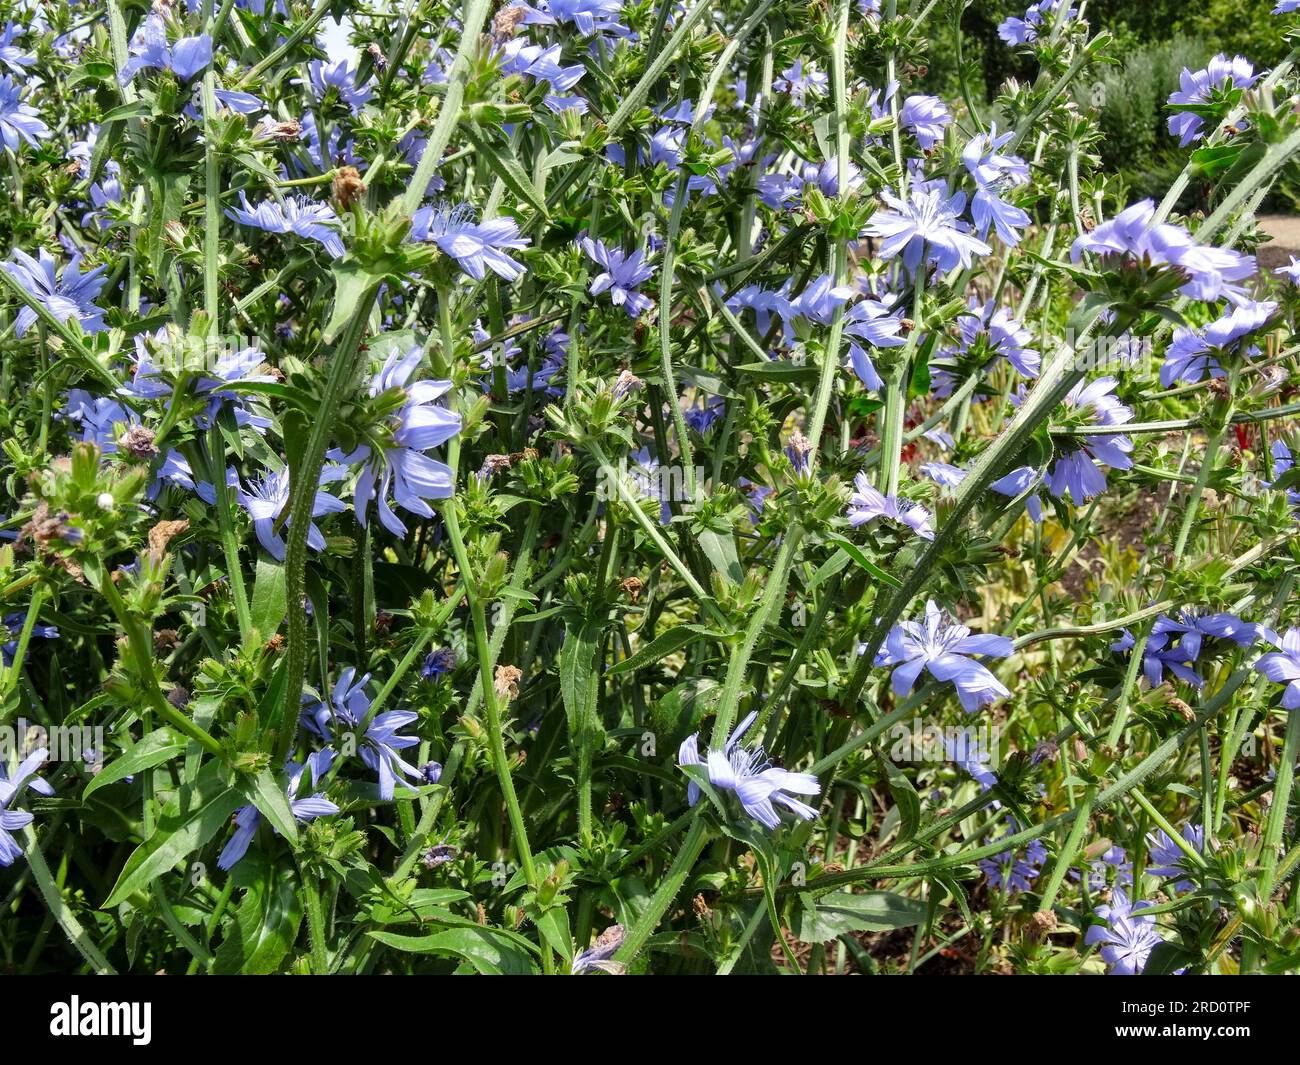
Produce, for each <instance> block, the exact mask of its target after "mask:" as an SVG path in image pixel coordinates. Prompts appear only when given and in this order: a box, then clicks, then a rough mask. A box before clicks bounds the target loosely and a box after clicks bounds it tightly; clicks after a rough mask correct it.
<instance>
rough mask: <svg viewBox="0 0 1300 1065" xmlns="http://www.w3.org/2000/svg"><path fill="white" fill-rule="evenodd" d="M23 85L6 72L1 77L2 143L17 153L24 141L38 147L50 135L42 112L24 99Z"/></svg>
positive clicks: (0, 132)
mask: <svg viewBox="0 0 1300 1065" xmlns="http://www.w3.org/2000/svg"><path fill="white" fill-rule="evenodd" d="M22 91H23V90H22V86H21V85H19V84H18V83H17V82H16V81H14V79H13V78H12V77H10V76H9V75H8V74H6V75H5V76H4V77H3V78H0V143H2V144H3V145H4V146H5V147H6V148H8V149H9V150H10V151H11V152H13V153H15V154H17V153H18V151H19V149H20V148H21V147H22V145H23V143H24V142H25V143H27V144H28V145H30V146H31V147H33V148H35V147H36V142H37V141H42V140H44V139H45V138H46V137H48V136H49V135H50V127H49V126H47V125H46V124H45V123H44V121H42V119H41V116H40V112H39V111H37V110H36V108H34V107H33V106H32V105H31V104H28V103H24V102H23V99H22Z"/></svg>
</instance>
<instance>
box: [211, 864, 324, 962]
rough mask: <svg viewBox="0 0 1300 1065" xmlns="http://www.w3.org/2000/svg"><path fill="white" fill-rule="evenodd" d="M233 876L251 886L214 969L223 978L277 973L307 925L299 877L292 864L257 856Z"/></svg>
mask: <svg viewBox="0 0 1300 1065" xmlns="http://www.w3.org/2000/svg"><path fill="white" fill-rule="evenodd" d="M231 876H233V877H234V879H235V883H236V884H242V885H245V886H246V890H245V891H244V895H243V898H242V899H240V902H239V906H238V907H237V908H236V910H235V915H234V920H233V921H232V922H231V923H230V925H229V926H228V927H227V931H226V936H225V938H224V939H223V940H222V941H221V946H220V947H219V948H217V954H216V959H215V963H214V965H213V971H214V972H215V973H216V974H217V975H219V976H227V975H232V974H235V973H242V974H244V975H245V976H266V975H269V974H271V973H274V972H277V971H278V970H279V968H280V963H281V962H282V961H283V960H284V958H285V956H286V955H287V954H288V953H289V952H290V951H291V950H292V949H293V945H294V942H295V941H296V940H297V938H298V929H299V928H300V927H301V925H302V914H303V909H302V899H301V896H300V894H299V892H298V881H297V877H296V876H295V874H294V871H293V869H292V868H287V867H283V866H280V867H276V866H274V865H271V864H269V863H268V862H266V861H265V860H263V859H260V858H257V857H256V856H252V855H250V856H248V857H246V858H245V859H244V860H243V861H241V862H240V863H239V865H237V866H236V867H235V871H234V872H233V873H232V874H231Z"/></svg>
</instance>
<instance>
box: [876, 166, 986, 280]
mask: <svg viewBox="0 0 1300 1065" xmlns="http://www.w3.org/2000/svg"><path fill="white" fill-rule="evenodd" d="M881 198H882V199H883V200H884V201H885V203H886V204H888V205H889V208H890V210H881V211H877V212H876V213H875V214H874V215H872V216H871V218H870V219H869V220H868V222H867V224H866V227H865V228H864V229H863V231H862V232H863V235H864V236H872V237H880V238H882V243H881V246H880V256H881V258H883V259H892V258H894V257H895V256H896V255H899V254H900V253H901V254H902V258H903V264H904V265H905V266H906V267H907V268H908V269H909V270H911V271H913V272H915V271H916V270H917V268H918V267H919V266H920V265H921V263H922V261H923V260H924V261H926V262H933V263H936V264H938V267H939V269H940V270H951V269H953V268H954V267H956V266H958V265H961V266H963V267H968V266H970V265H971V262H972V260H973V258H974V257H975V256H976V255H987V254H988V253H989V252H991V251H992V250H993V249H992V248H991V247H990V246H989V245H988V244H986V243H985V242H984V241H982V240H980V239H979V238H978V237H975V236H972V235H971V232H970V228H971V227H970V223H968V222H965V221H963V220H962V218H961V214H962V212H963V211H964V210H965V209H966V194H965V193H964V192H958V193H955V194H953V195H951V196H950V195H949V194H948V186H947V184H946V183H945V182H942V181H938V182H914V183H913V184H912V185H911V187H910V190H909V193H908V198H907V199H906V200H903V199H900V198H899V197H898V196H895V195H894V194H893V193H892V192H882V193H881Z"/></svg>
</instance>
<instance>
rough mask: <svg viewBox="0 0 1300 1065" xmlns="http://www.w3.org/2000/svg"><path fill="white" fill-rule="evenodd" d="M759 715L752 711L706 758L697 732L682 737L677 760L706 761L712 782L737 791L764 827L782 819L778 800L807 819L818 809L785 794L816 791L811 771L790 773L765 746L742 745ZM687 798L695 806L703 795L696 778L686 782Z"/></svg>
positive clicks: (682, 762) (747, 810) (693, 763)
mask: <svg viewBox="0 0 1300 1065" xmlns="http://www.w3.org/2000/svg"><path fill="white" fill-rule="evenodd" d="M757 717H758V712H757V711H751V712H750V713H749V714H748V715H746V717H745V718H744V720H743V721H741V722H740V724H738V725H737V726H736V728H735V730H734V731H733V732H732V733H731V735H730V736H729V737H728V738H727V742H726V745H725V747H724V748H723V749H722V750H721V751H718V750H710V751H709V752H708V754H707V757H706V758H705V759H701V758H700V753H699V736H700V734H699V733H698V732H696V733H694V734H692V735H690V736H688V737H687V738H686V739H685V740H683V741H682V744H681V747H680V748H679V749H678V752H677V762H678V764H679V765H682V766H697V765H707V767H708V771H709V782H710V783H711V784H712V785H713V786H714V787H715V788H721V789H722V790H724V791H734V792H735V793H736V798H738V799H739V800H740V805H741V806H743V807H744V809H745V813H747V814H749V816H750V817H752V818H753V819H754V820H755V821H757V822H758V823H759V824H761V825H763V826H764V827H765V828H769V829H774V828H776V827H777V826H778V825H779V824H780V823H781V817H780V815H779V814H778V813H777V810H776V806H775V805H774V804H775V803H779V804H780V805H782V806H784V807H786V809H788V810H793V811H794V813H795V814H796V815H797V816H799V817H801V818H803V819H804V820H805V821H811V820H812V819H813V818H815V817H816V816H817V811H816V810H815V809H814V808H813V807H811V806H809V805H808V804H807V803H805V802H803V801H801V800H799V799H796V798H794V797H793V796H792V795H788V794H786V793H787V792H793V793H794V794H795V795H816V794H818V793H819V792H820V791H821V785H820V784H818V783H817V778H816V777H815V776H813V775H812V774H811V773H791V772H790V771H789V770H786V769H780V768H778V767H776V766H773V765H771V764H770V763H769V762H768V761H767V756H766V754H765V752H764V751H763V748H762V747H742V746H741V744H740V740H741V738H742V737H743V736H744V735H745V733H746V732H747V731H749V727H750V726H751V725H752V724H753V723H754V721H755V720H756V719H757ZM686 798H687V802H688V803H689V804H690V805H691V806H694V805H695V804H696V803H697V802H698V801H699V798H700V788H699V785H698V784H696V783H695V781H693V780H692V781H691V782H690V784H689V785H688V786H687V794H686Z"/></svg>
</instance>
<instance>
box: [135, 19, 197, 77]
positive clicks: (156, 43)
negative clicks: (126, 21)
mask: <svg viewBox="0 0 1300 1065" xmlns="http://www.w3.org/2000/svg"><path fill="white" fill-rule="evenodd" d="M127 51H128V52H129V53H130V57H129V58H128V59H127V61H126V63H125V65H124V66H123V67H122V69H121V70H119V71H118V72H117V80H118V82H119V83H120V84H122V85H125V84H126V83H127V82H129V81H130V80H131V79H132V78H134V77H135V76H136V74H138V73H139V72H140V71H142V70H170V71H171V72H172V73H173V74H175V75H176V76H177V77H178V78H180V79H181V81H189V80H190V79H191V78H193V77H194V76H195V75H196V74H199V73H201V72H202V71H204V70H206V69H207V67H208V64H209V63H211V62H212V38H211V37H209V36H208V35H207V34H206V33H204V34H200V35H199V36H197V37H182V38H180V39H179V40H178V41H177V42H176V43H175V44H174V45H169V44H168V43H167V24H166V23H165V22H164V21H163V18H162V16H161V15H159V14H158V13H157V12H156V11H151V12H150V13H149V14H148V15H147V16H146V17H145V20H144V22H143V23H141V25H140V27H139V29H137V30H136V31H135V33H134V35H133V36H132V37H131V41H130V44H129V45H128V46H127Z"/></svg>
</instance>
